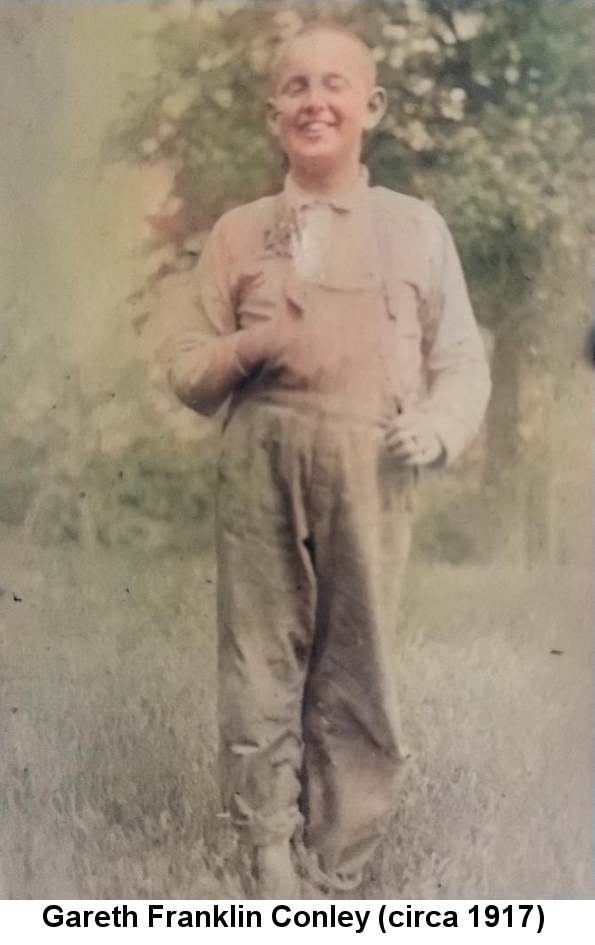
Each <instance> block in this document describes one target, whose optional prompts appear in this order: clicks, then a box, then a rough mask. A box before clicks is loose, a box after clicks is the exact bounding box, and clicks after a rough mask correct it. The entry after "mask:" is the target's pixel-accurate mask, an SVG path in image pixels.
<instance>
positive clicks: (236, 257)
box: [161, 174, 490, 461]
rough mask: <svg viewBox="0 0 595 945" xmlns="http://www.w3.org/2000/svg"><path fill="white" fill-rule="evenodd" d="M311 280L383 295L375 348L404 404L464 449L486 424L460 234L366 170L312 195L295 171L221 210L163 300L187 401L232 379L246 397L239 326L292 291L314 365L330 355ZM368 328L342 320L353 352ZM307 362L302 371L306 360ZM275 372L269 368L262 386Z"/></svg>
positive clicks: (482, 363)
mask: <svg viewBox="0 0 595 945" xmlns="http://www.w3.org/2000/svg"><path fill="white" fill-rule="evenodd" d="M312 286H314V287H317V288H318V289H320V290H323V291H326V292H327V293H330V294H329V295H328V298H329V299H330V298H332V293H335V301H336V299H338V298H339V297H342V298H347V297H348V296H349V294H350V293H351V294H352V295H353V298H354V299H357V298H358V296H359V294H360V293H364V294H363V295H362V298H364V297H365V292H366V291H375V292H376V293H378V292H382V293H383V297H384V302H385V304H384V306H383V316H382V317H383V318H385V319H386V321H385V324H384V326H383V330H382V333H381V334H379V335H378V339H379V341H378V344H379V346H380V347H381V349H382V350H381V351H379V356H381V358H382V361H383V363H384V364H388V365H389V368H390V377H391V378H392V383H393V384H394V403H395V411H396V409H402V410H407V409H410V408H416V409H418V410H421V411H423V412H424V413H425V414H426V416H427V418H428V420H429V421H430V422H431V424H432V426H433V428H434V429H435V431H436V433H437V435H438V436H439V438H440V440H441V441H442V443H443V446H444V449H445V452H446V456H447V459H448V460H449V461H451V460H453V459H454V458H456V456H458V455H459V453H460V452H461V451H462V450H463V449H464V448H465V447H466V446H467V445H468V443H469V442H470V441H471V440H472V439H473V438H474V436H475V434H476V433H477V431H478V429H479V427H480V425H481V422H482V420H483V416H484V413H485V408H486V405H487V401H488V398H489V393H490V379H489V370H488V365H487V358H486V353H485V348H484V345H483V342H482V339H481V335H480V333H479V330H478V327H477V324H476V322H475V319H474V316H473V312H472V309H471V304H470V301H469V296H468V293H467V288H466V285H465V280H464V277H463V273H462V269H461V265H460V262H459V258H458V255H457V252H456V249H455V246H454V242H453V240H452V237H451V235H450V232H449V230H448V228H447V226H446V224H445V223H444V220H443V219H442V218H441V217H440V215H439V214H438V213H437V212H436V211H435V210H434V209H433V208H431V207H430V206H428V205H427V204H425V203H423V202H422V201H420V200H417V199H415V198H412V197H408V196H405V195H403V194H398V193H396V192H394V191H391V190H387V189H386V188H382V187H373V188H371V187H369V185H368V182H367V177H366V175H365V174H363V175H362V178H361V179H360V180H359V181H358V183H357V185H356V187H355V188H353V190H352V191H351V192H349V193H347V194H339V195H332V196H331V197H329V198H325V199H321V198H319V197H316V196H313V195H309V194H304V193H303V192H302V191H300V190H299V188H297V187H296V185H295V183H294V182H293V180H292V179H291V177H289V178H288V179H287V181H286V184H285V188H284V190H283V192H282V193H281V194H278V195H277V196H275V197H265V198H262V199H261V200H257V201H255V202H253V203H251V204H247V205H244V206H242V207H238V208H236V209H235V210H232V211H230V212H228V213H226V214H224V216H223V217H221V219H220V220H219V221H218V222H217V224H216V225H215V227H214V228H213V231H212V232H211V234H210V236H209V238H208V240H207V243H206V245H205V248H204V250H203V252H202V254H201V257H200V259H199V262H198V264H197V266H196V267H195V269H193V270H192V271H191V272H189V273H186V274H184V275H182V276H180V279H179V281H178V282H177V284H176V285H172V284H171V283H170V286H169V287H168V291H167V292H166V293H164V296H163V298H162V299H161V311H162V313H163V317H164V318H166V319H167V320H168V322H169V323H170V324H171V331H170V334H171V338H172V342H171V346H170V380H171V384H172V387H173V389H174V390H175V392H176V393H177V394H178V396H179V397H180V399H181V400H182V401H183V402H184V403H186V404H188V405H189V406H192V407H193V408H194V409H196V410H198V411H199V412H202V413H206V414H209V413H212V412H214V410H216V409H217V408H218V407H219V406H220V405H221V404H222V403H223V401H225V400H226V399H227V396H228V394H229V392H230V389H232V388H233V387H234V384H239V383H242V386H243V395H244V396H245V395H246V393H248V394H249V382H250V379H245V372H244V371H243V368H242V365H241V364H240V362H239V360H238V355H237V347H238V341H239V338H240V332H241V331H242V330H246V329H249V328H250V327H251V326H253V325H255V324H257V323H259V322H261V321H262V320H264V319H271V318H273V319H274V318H275V317H277V316H278V313H280V312H282V311H283V310H284V309H285V308H286V307H287V305H288V302H289V303H291V304H292V305H293V306H294V307H295V308H296V310H300V311H302V312H303V313H304V315H306V316H308V317H309V318H310V319H311V322H310V324H311V326H312V329H313V331H312V335H313V337H316V332H318V338H317V342H316V344H315V345H313V346H311V350H312V352H313V353H315V354H316V358H317V359H318V363H319V362H320V358H321V352H324V351H331V350H332V349H333V336H331V334H330V332H337V330H338V328H337V325H338V324H339V323H338V322H337V321H336V320H334V321H333V319H332V318H329V319H320V320H319V322H320V324H317V323H316V322H315V321H313V320H314V319H316V313H315V312H312V311H309V300H310V299H311V297H312V296H311V292H310V288H309V287H312ZM345 293H347V295H345ZM339 294H341V296H340V295H339ZM318 298H320V295H318ZM335 307H337V306H336V305H335ZM350 307H351V306H346V308H350ZM310 308H311V306H310ZM347 316H348V313H347ZM304 324H305V325H306V326H307V324H308V322H307V320H306V319H305V321H304ZM323 324H328V326H329V328H328V330H327V334H328V337H323V336H322V335H321V332H323V331H324V330H326V329H324V327H323ZM362 325H364V326H365V321H364V322H362V320H361V318H359V319H350V318H349V317H345V318H344V319H343V321H342V322H341V323H340V331H341V347H342V349H344V350H346V351H348V350H350V349H351V350H352V351H353V352H354V353H357V350H358V345H360V347H361V331H362ZM335 340H336V335H335ZM302 356H303V351H302ZM350 363H353V365H354V370H356V369H357V370H360V373H361V361H360V362H358V360H357V357H354V358H353V359H352V361H351V362H350V361H349V360H347V361H346V368H345V370H346V372H347V374H348V373H349V370H350V368H349V364H350ZM299 369H300V371H301V372H302V374H304V373H305V372H306V373H307V365H304V364H300V365H299ZM347 374H345V375H344V376H347ZM306 380H307V377H306ZM372 381H373V378H372V377H370V385H372ZM269 382H270V379H269ZM266 383H267V378H266V372H265V376H264V378H263V377H262V375H261V376H258V377H256V378H255V379H254V390H255V391H256V390H258V389H260V388H261V387H262V385H263V384H265V385H266ZM293 383H295V379H294V381H293ZM247 384H248V389H247V388H246V385H247ZM362 396H365V394H364V392H363V390H362ZM397 405H398V408H397Z"/></svg>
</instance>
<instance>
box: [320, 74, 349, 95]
mask: <svg viewBox="0 0 595 945" xmlns="http://www.w3.org/2000/svg"><path fill="white" fill-rule="evenodd" d="M324 84H325V86H326V87H327V89H329V90H330V91H331V92H341V91H342V90H343V89H345V88H346V87H347V82H346V80H345V79H344V78H343V76H341V75H337V74H335V73H332V74H331V75H327V76H325V77H324Z"/></svg>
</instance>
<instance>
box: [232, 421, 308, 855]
mask: <svg viewBox="0 0 595 945" xmlns="http://www.w3.org/2000/svg"><path fill="white" fill-rule="evenodd" d="M291 436H292V434H291V430H290V429H288V424H287V423H285V424H283V423H281V421H280V420H279V421H278V422H277V421H276V420H275V418H274V417H273V418H271V417H267V416H266V415H264V416H261V415H259V414H258V412H257V411H256V412H253V413H247V412H245V414H244V415H243V416H242V419H241V422H240V421H238V423H235V424H234V423H233V421H232V424H231V425H230V428H228V430H227V432H226V435H225V445H224V451H223V455H222V460H221V464H220V471H219V477H220V478H219V489H218V510H217V542H218V569H219V576H218V599H219V727H220V764H221V787H222V794H223V801H224V804H225V807H226V809H227V810H228V811H229V812H230V814H231V816H232V818H233V820H234V822H235V823H236V824H237V825H239V827H240V828H241V831H242V833H243V835H244V838H245V839H246V840H247V841H248V842H249V843H252V844H254V845H257V846H258V845H260V846H264V845H267V844H275V843H279V841H283V840H285V841H288V840H289V838H291V836H292V835H293V833H294V831H295V829H296V826H297V825H298V823H299V822H300V819H301V814H300V811H299V808H298V797H299V793H300V787H301V786H300V779H299V775H300V769H301V764H302V719H301V713H302V699H303V689H304V681H305V675H306V670H307V663H308V657H309V650H310V645H311V639H312V631H313V623H314V609H315V587H314V576H313V571H312V564H311V560H310V557H309V555H308V552H307V550H306V548H305V546H304V545H303V542H302V538H304V537H305V534H306V533H305V513H304V510H303V505H302V502H301V494H302V476H303V475H305V471H304V469H303V468H302V467H300V464H299V462H296V455H298V453H299V449H298V446H299V444H295V443H293V444H291V445H290V443H289V441H290V440H291Z"/></svg>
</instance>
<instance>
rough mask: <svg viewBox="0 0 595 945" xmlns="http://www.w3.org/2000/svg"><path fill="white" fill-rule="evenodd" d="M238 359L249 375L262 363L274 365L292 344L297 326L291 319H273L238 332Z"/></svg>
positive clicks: (281, 358)
mask: <svg viewBox="0 0 595 945" xmlns="http://www.w3.org/2000/svg"><path fill="white" fill-rule="evenodd" d="M239 334H240V337H239V340H238V348H237V351H238V358H239V360H240V364H241V365H242V367H243V368H244V370H245V371H246V373H249V372H250V371H252V370H253V369H254V368H255V367H257V366H258V365H259V364H262V363H272V364H276V363H279V362H280V361H282V360H283V357H284V354H285V353H286V352H287V351H288V349H289V348H290V347H291V346H292V345H293V344H294V342H295V339H296V335H297V325H296V321H295V320H294V319H293V318H286V319H282V320H281V319H275V320H271V321H266V322H261V323H259V324H257V325H253V326H252V327H251V328H245V329H242V330H241V331H240V333H239Z"/></svg>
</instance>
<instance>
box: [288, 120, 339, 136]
mask: <svg viewBox="0 0 595 945" xmlns="http://www.w3.org/2000/svg"><path fill="white" fill-rule="evenodd" d="M336 126H337V123H336V122H334V121H319V120H317V121H305V122H301V123H300V124H299V125H298V126H297V129H298V131H300V132H302V133H303V134H307V135H317V134H321V133H322V132H323V131H326V130H327V129H328V128H336Z"/></svg>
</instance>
